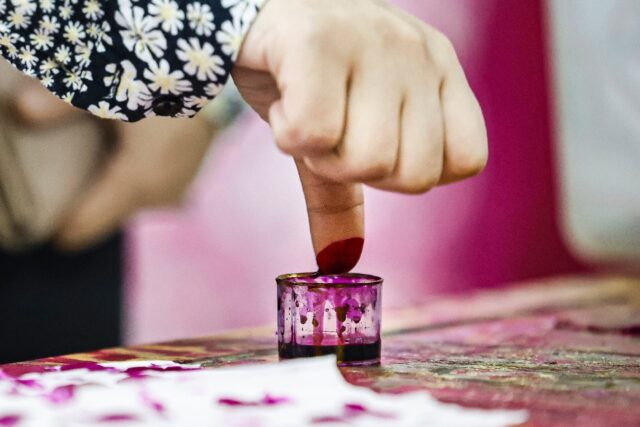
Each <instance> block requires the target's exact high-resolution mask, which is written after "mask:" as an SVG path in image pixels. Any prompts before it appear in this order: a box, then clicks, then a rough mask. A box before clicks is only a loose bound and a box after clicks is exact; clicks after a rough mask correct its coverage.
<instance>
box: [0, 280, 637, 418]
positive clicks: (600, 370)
mask: <svg viewBox="0 0 640 427" xmlns="http://www.w3.org/2000/svg"><path fill="white" fill-rule="evenodd" d="M384 322H385V330H386V332H385V337H384V340H383V363H382V365H381V366H380V367H368V368H343V369H342V372H343V374H344V376H345V378H346V379H347V380H348V381H349V382H351V383H353V384H357V385H362V386H366V387H370V388H372V389H374V390H378V391H383V392H391V393H399V392H403V391H407V390H417V389H426V390H429V391H430V392H431V393H432V394H433V395H434V396H436V397H437V398H438V399H440V400H443V401H447V402H456V403H459V404H462V405H466V406H472V407H483V408H526V409H528V410H529V411H530V419H529V421H528V422H527V423H526V425H528V426H574V425H576V426H577V425H580V426H582V427H585V426H605V425H606V426H625V425H629V426H640V281H634V280H632V279H626V278H615V277H596V278H581V277H565V278H556V279H553V280H547V281H544V282H537V283H529V284H520V285H517V286H514V287H512V288H510V289H508V290H504V291H499V292H484V293H479V294H477V295H472V296H467V297H464V298H456V299H438V300H434V301H432V302H430V303H429V304H427V305H423V306H419V307H414V308H411V309H407V310H402V311H397V312H387V313H386V314H385V316H384ZM133 359H154V360H158V359H169V360H174V361H179V362H193V361H198V362H202V363H203V364H204V365H206V366H208V367H211V368H216V367H220V366H229V365H237V364H243V363H275V362H277V355H276V346H275V336H274V333H273V329H272V328H265V329H258V330H251V331H243V332H236V333H232V334H225V335H220V336H215V337H210V338H198V339H187V340H180V341H173V342H169V343H164V344H154V345H143V346H134V347H129V348H115V349H107V350H100V351H96V352H92V353H86V354H75V355H70V356H64V357H54V358H48V359H43V360H38V361H33V362H26V363H17V364H11V365H4V366H2V367H1V368H2V369H3V370H5V371H7V372H9V373H12V374H19V373H21V372H29V371H34V370H35V371H37V370H41V369H42V367H43V366H46V365H52V364H68V363H77V362H79V361H114V360H133Z"/></svg>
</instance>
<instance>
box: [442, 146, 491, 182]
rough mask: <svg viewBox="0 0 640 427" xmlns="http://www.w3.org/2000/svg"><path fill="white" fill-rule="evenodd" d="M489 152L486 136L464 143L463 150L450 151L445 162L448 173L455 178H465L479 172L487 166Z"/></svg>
mask: <svg viewBox="0 0 640 427" xmlns="http://www.w3.org/2000/svg"><path fill="white" fill-rule="evenodd" d="M488 160H489V153H488V147H487V142H486V138H482V140H481V141H478V142H476V143H474V144H468V145H466V147H465V149H464V150H459V151H458V152H456V153H452V155H451V158H450V160H449V161H448V162H447V163H449V164H448V165H447V168H448V169H449V174H450V175H452V176H454V177H457V178H466V177H470V176H474V175H477V174H479V173H480V172H482V171H483V170H484V168H485V167H486V166H487V162H488Z"/></svg>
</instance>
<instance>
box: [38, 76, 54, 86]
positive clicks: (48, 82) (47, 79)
mask: <svg viewBox="0 0 640 427" xmlns="http://www.w3.org/2000/svg"><path fill="white" fill-rule="evenodd" d="M40 83H42V86H44V87H51V86H52V85H53V77H52V76H51V75H50V74H44V75H43V76H42V77H40Z"/></svg>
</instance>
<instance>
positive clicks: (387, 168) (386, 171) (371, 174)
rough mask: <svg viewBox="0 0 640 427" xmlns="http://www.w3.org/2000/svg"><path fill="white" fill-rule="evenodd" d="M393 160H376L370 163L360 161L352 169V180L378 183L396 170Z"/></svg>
mask: <svg viewBox="0 0 640 427" xmlns="http://www.w3.org/2000/svg"><path fill="white" fill-rule="evenodd" d="M394 166H395V165H394V163H393V161H392V160H391V159H386V158H381V157H380V158H376V159H374V160H369V161H366V160H364V161H362V160H361V161H360V162H359V163H358V164H357V165H356V164H354V165H353V166H351V167H350V170H351V173H350V174H349V175H350V178H351V179H352V180H354V181H377V180H381V179H384V178H386V177H388V176H390V175H391V174H392V173H393V170H394Z"/></svg>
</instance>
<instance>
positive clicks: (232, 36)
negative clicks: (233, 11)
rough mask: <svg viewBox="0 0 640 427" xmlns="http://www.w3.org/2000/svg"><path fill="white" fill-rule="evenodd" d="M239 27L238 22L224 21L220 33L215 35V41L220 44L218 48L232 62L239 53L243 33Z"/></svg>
mask: <svg viewBox="0 0 640 427" xmlns="http://www.w3.org/2000/svg"><path fill="white" fill-rule="evenodd" d="M240 26H241V25H240V23H239V22H231V21H225V22H223V23H222V25H221V27H220V31H218V32H217V33H216V41H217V42H218V43H220V48H221V49H222V51H223V52H224V53H225V54H226V55H229V56H230V57H231V59H233V60H235V59H236V57H237V55H238V52H239V51H240V46H241V45H242V38H243V36H244V31H243V30H242V28H240Z"/></svg>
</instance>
